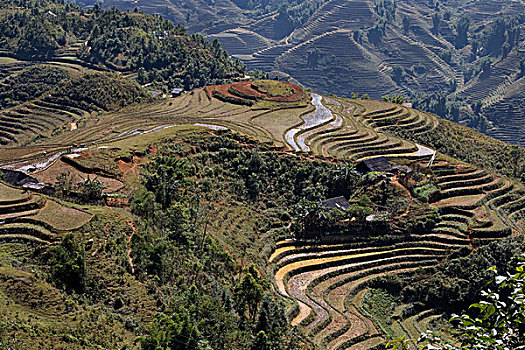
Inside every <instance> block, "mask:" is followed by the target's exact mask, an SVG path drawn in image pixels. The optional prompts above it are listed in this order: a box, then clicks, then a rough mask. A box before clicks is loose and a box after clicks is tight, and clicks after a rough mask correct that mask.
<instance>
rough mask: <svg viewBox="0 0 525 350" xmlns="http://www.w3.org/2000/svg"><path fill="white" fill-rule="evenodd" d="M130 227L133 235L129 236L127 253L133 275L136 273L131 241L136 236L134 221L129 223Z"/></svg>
mask: <svg viewBox="0 0 525 350" xmlns="http://www.w3.org/2000/svg"><path fill="white" fill-rule="evenodd" d="M127 223H128V225H129V227H131V234H130V235H129V236H128V249H127V251H126V255H127V256H128V262H129V266H130V267H131V273H132V274H134V273H135V267H134V266H133V260H132V259H131V239H132V238H133V235H134V234H135V224H134V223H133V221H132V220H128V221H127Z"/></svg>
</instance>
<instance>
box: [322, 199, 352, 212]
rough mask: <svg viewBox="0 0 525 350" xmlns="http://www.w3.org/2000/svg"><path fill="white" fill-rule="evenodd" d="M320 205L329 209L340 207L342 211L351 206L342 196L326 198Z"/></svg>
mask: <svg viewBox="0 0 525 350" xmlns="http://www.w3.org/2000/svg"><path fill="white" fill-rule="evenodd" d="M320 205H321V206H322V207H323V208H324V209H328V210H333V209H339V210H341V211H347V210H348V209H349V208H350V203H348V201H347V200H346V199H345V197H342V196H341V197H334V198H329V199H325V200H324V201H321V202H320Z"/></svg>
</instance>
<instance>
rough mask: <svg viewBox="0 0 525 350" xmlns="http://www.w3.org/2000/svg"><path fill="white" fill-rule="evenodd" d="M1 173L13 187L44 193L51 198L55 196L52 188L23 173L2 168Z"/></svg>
mask: <svg viewBox="0 0 525 350" xmlns="http://www.w3.org/2000/svg"><path fill="white" fill-rule="evenodd" d="M0 172H2V173H3V174H4V176H5V181H6V182H7V183H9V184H11V185H13V186H18V187H22V188H23V189H25V190H29V191H34V192H39V193H44V194H47V195H49V196H53V195H54V194H55V189H54V188H53V187H52V186H49V185H46V184H44V183H42V182H40V181H39V180H38V179H36V178H34V177H32V176H29V175H27V174H26V173H24V172H22V171H19V170H11V169H3V168H0Z"/></svg>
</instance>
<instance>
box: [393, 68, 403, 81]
mask: <svg viewBox="0 0 525 350" xmlns="http://www.w3.org/2000/svg"><path fill="white" fill-rule="evenodd" d="M404 77H405V70H404V69H403V67H401V66H399V65H395V66H393V67H392V80H393V81H395V82H396V83H401V81H402V80H403V78H404Z"/></svg>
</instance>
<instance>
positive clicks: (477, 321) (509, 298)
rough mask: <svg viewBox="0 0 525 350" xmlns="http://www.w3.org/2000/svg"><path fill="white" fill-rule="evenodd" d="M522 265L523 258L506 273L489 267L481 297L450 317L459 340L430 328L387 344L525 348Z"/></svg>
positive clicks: (451, 349)
mask: <svg viewBox="0 0 525 350" xmlns="http://www.w3.org/2000/svg"><path fill="white" fill-rule="evenodd" d="M521 260H523V256H522V257H521ZM523 266H524V263H523V261H520V263H518V264H517V267H515V269H514V271H512V272H511V271H510V270H509V271H504V272H503V274H501V272H500V271H501V270H499V269H498V268H497V267H496V266H495V265H494V266H491V267H490V268H489V269H488V270H487V272H490V274H491V275H492V276H491V279H490V281H489V282H488V283H487V284H486V285H485V287H484V288H483V290H482V291H481V293H480V294H481V296H482V299H481V301H479V302H478V303H473V304H471V305H470V307H469V311H468V313H464V314H462V315H456V314H454V315H452V318H451V319H450V321H449V322H450V323H451V324H452V326H453V328H454V333H455V334H456V339H457V341H455V342H450V341H447V340H444V339H442V338H441V337H440V336H439V335H436V334H435V333H434V332H427V333H425V334H422V335H421V337H420V338H419V339H409V338H407V337H406V335H405V336H402V337H399V338H396V339H394V340H392V341H390V342H389V343H388V344H387V348H390V349H394V350H395V349H406V348H409V347H410V345H409V344H414V345H416V346H418V347H421V348H423V349H436V348H438V349H449V350H459V349H471V348H474V349H498V350H499V349H501V350H503V349H510V348H512V349H521V348H523V346H524V345H525V339H524V327H523V324H524V322H525V320H524V306H523V296H524V294H523V293H524V292H525V289H524V288H525V273H524V272H523ZM505 272H506V274H505ZM453 343H456V344H453ZM459 343H460V347H459Z"/></svg>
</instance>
